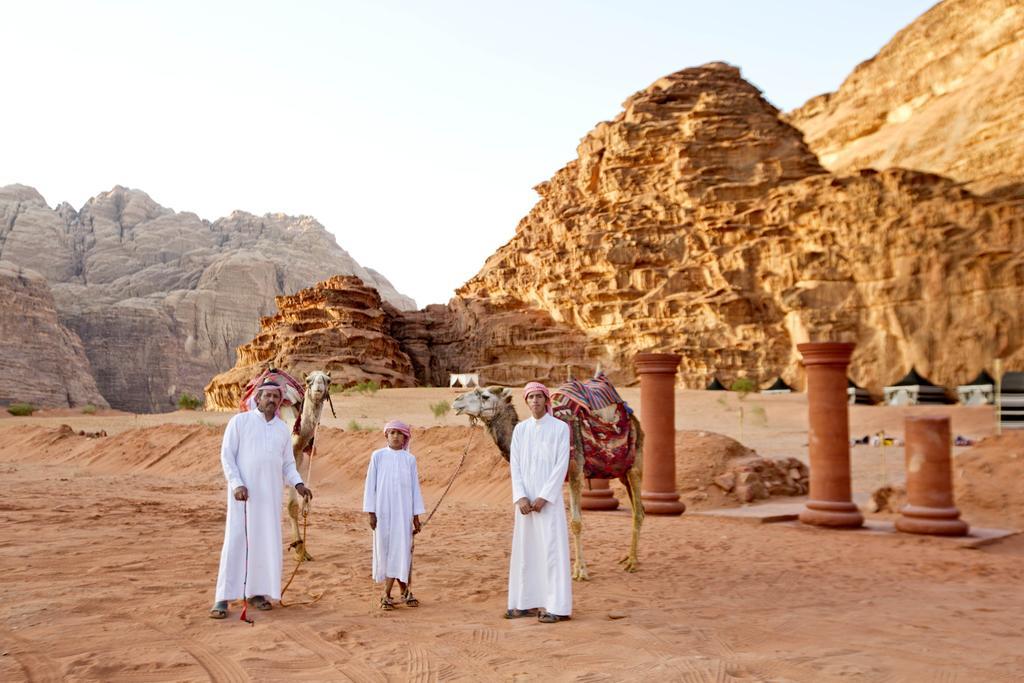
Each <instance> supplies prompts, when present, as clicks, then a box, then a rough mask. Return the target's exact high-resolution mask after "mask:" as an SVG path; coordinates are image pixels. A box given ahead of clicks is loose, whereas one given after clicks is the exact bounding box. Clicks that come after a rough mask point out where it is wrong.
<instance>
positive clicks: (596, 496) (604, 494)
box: [580, 479, 619, 510]
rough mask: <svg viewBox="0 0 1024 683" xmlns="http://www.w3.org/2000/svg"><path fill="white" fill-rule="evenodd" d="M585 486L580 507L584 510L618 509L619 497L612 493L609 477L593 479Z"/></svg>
mask: <svg viewBox="0 0 1024 683" xmlns="http://www.w3.org/2000/svg"><path fill="white" fill-rule="evenodd" d="M589 484H590V485H589V486H586V485H585V486H584V488H583V498H582V500H581V501H580V507H581V508H583V509H584V510H618V509H619V499H618V498H616V497H615V494H614V493H612V487H611V486H609V485H608V480H607V479H591V480H590V481H589Z"/></svg>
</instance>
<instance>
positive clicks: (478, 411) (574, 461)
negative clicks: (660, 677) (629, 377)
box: [452, 387, 644, 581]
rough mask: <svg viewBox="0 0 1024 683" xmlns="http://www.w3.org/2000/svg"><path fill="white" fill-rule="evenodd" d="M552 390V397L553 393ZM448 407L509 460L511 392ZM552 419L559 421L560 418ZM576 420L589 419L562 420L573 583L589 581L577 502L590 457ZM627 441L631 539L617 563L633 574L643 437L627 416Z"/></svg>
mask: <svg viewBox="0 0 1024 683" xmlns="http://www.w3.org/2000/svg"><path fill="white" fill-rule="evenodd" d="M557 392H558V390H557V389H556V390H555V392H553V394H554V393H557ZM452 407H453V408H455V412H456V414H457V415H461V414H463V413H465V414H466V415H468V416H469V418H470V420H471V421H475V420H478V419H479V420H481V421H483V423H484V425H486V427H487V433H488V434H490V436H491V438H492V439H494V443H495V444H497V446H498V450H500V451H501V455H502V457H503V458H505V460H506V461H508V459H509V452H510V449H511V446H512V430H513V428H514V427H515V426H516V424H517V423H518V422H519V415H518V413H516V409H515V406H513V405H512V390H511V389H508V388H502V387H488V388H486V389H480V388H477V389H474V390H473V391H468V392H466V393H464V394H461V395H460V396H458V397H457V398H456V399H455V401H454V402H452ZM555 417H559V418H560V419H562V417H561V415H559V414H556V415H555ZM580 419H583V420H586V419H593V417H591V416H589V415H584V416H583V417H582V418H579V417H573V418H570V419H568V420H566V421H567V422H568V423H569V428H570V431H571V434H572V441H571V443H570V445H571V447H570V451H571V453H570V457H569V472H568V478H569V510H570V513H571V524H570V528H571V530H572V535H573V547H574V548H575V555H576V560H575V562H574V563H573V570H572V578H573V579H575V580H576V581H586V580H588V579H589V578H590V577H589V575H588V574H587V565H586V562H585V561H584V559H583V548H582V545H581V543H580V535H581V533H582V531H583V518H582V514H581V507H580V503H581V499H582V495H583V479H584V471H585V470H586V469H587V466H588V464H590V458H589V457H588V456H590V457H592V456H593V453H588V452H587V449H585V448H584V446H583V437H582V435H581V426H580V424H579V423H578V421H579V420H580ZM629 432H630V433H629V435H628V436H629V439H630V444H631V445H632V446H633V448H634V449H635V453H636V456H635V458H634V460H633V463H632V465H630V466H629V468H628V469H627V470H626V472H625V473H624V474H622V475H621V476H620V477H619V481H621V482H622V484H623V486H625V487H626V493H628V494H629V505H630V508H631V509H632V512H633V537H632V542H631V543H630V546H629V554H628V555H626V556H625V557H623V558H622V559H621V560H619V562H620V564H622V565H623V568H624V569H625V570H626V571H627V572H635V571H636V570H637V566H638V564H639V562H638V560H637V552H638V547H639V544H640V527H641V526H642V525H643V522H644V508H643V505H642V504H641V502H640V479H641V475H642V473H643V443H644V435H643V431H642V430H641V429H640V421H639V420H637V419H636V416H635V415H632V414H630V415H629Z"/></svg>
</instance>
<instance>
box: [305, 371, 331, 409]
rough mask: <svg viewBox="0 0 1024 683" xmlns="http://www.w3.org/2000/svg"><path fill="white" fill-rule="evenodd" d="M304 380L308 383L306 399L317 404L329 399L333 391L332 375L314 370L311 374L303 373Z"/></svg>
mask: <svg viewBox="0 0 1024 683" xmlns="http://www.w3.org/2000/svg"><path fill="white" fill-rule="evenodd" d="M302 379H303V381H305V383H306V397H307V398H310V399H312V400H313V401H314V402H315V403H320V402H321V401H323V400H324V399H325V398H327V394H328V392H329V391H330V390H331V373H329V372H324V371H323V370H314V371H313V372H311V373H309V374H308V375H307V374H306V373H302Z"/></svg>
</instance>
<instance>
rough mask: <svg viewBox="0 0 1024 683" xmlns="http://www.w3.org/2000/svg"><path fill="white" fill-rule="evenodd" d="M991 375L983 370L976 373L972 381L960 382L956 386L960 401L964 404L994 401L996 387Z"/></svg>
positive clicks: (981, 403)
mask: <svg viewBox="0 0 1024 683" xmlns="http://www.w3.org/2000/svg"><path fill="white" fill-rule="evenodd" d="M995 384H996V383H995V380H994V379H992V375H990V374H988V373H987V372H985V371H984V370H982V371H981V372H979V373H978V376H977V377H975V378H974V381H973V382H970V383H968V384H961V385H960V386H958V387H957V388H956V395H957V398H959V400H960V403H962V404H964V405H965V406H983V405H988V404H992V403H995V397H996V387H995Z"/></svg>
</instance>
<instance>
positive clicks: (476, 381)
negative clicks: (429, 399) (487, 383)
mask: <svg viewBox="0 0 1024 683" xmlns="http://www.w3.org/2000/svg"><path fill="white" fill-rule="evenodd" d="M456 384H457V385H459V386H460V387H466V388H467V389H468V388H469V386H470V385H473V386H474V387H478V386H480V373H477V372H463V373H454V372H453V373H450V374H449V375H448V386H449V387H454V386H455V385H456Z"/></svg>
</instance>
